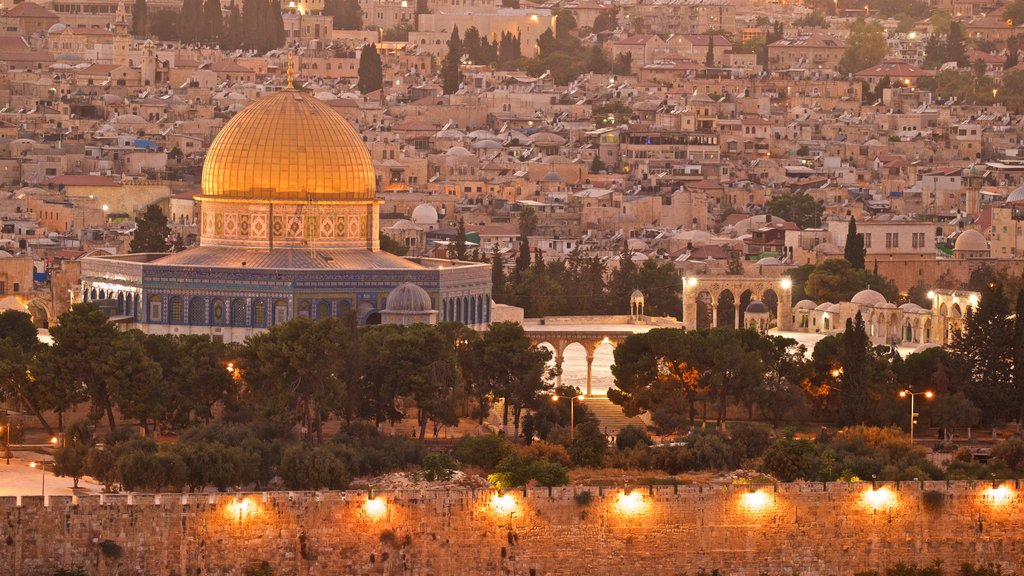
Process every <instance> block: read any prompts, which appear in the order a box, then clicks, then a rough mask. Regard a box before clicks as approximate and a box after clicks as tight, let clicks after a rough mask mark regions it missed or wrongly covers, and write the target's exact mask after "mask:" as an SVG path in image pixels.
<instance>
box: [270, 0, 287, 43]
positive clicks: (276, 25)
mask: <svg viewBox="0 0 1024 576" xmlns="http://www.w3.org/2000/svg"><path fill="white" fill-rule="evenodd" d="M268 20H269V22H270V39H271V42H272V45H271V46H270V48H268V50H273V49H275V48H280V47H282V46H284V44H285V41H286V40H287V39H288V37H287V36H286V35H285V33H284V16H282V14H281V0H274V1H273V2H271V3H270V15H269V18H268Z"/></svg>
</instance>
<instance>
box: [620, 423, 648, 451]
mask: <svg viewBox="0 0 1024 576" xmlns="http://www.w3.org/2000/svg"><path fill="white" fill-rule="evenodd" d="M637 445H642V446H650V445H651V436H650V435H649V434H647V430H646V429H645V428H644V427H643V426H637V425H636V424H630V425H628V426H625V427H623V428H622V429H621V430H619V434H618V435H617V436H616V437H615V447H616V448H618V449H619V450H626V449H629V448H633V447H634V446H637Z"/></svg>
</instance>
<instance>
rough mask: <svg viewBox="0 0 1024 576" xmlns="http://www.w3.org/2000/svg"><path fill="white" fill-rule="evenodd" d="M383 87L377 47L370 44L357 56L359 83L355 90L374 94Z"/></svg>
mask: <svg viewBox="0 0 1024 576" xmlns="http://www.w3.org/2000/svg"><path fill="white" fill-rule="evenodd" d="M383 85H384V67H383V64H382V63H381V60H380V54H379V53H378V52H377V45H376V44H372V43H371V44H370V45H369V46H366V47H364V48H363V50H362V52H361V53H360V54H359V83H358V84H356V88H357V89H358V90H359V92H361V93H363V94H369V93H370V92H376V91H377V90H380V89H381V88H382V87H383Z"/></svg>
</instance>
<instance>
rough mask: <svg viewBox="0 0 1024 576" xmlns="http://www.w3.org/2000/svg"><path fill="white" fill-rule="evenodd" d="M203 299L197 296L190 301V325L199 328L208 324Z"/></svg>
mask: <svg viewBox="0 0 1024 576" xmlns="http://www.w3.org/2000/svg"><path fill="white" fill-rule="evenodd" d="M204 308H205V306H203V299H202V298H200V297H198V296H196V297H195V298H193V299H191V300H189V301H188V323H189V324H191V325H193V326H199V325H202V324H204V323H205V322H206V310H204Z"/></svg>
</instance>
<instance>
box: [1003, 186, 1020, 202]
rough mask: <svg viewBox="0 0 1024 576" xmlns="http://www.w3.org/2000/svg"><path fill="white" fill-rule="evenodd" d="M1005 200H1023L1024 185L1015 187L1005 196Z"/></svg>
mask: <svg viewBox="0 0 1024 576" xmlns="http://www.w3.org/2000/svg"><path fill="white" fill-rule="evenodd" d="M1006 201H1007V202H1024V186H1021V187H1020V188H1017V189H1016V190H1014V191H1013V192H1010V195H1009V196H1007V197H1006Z"/></svg>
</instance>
